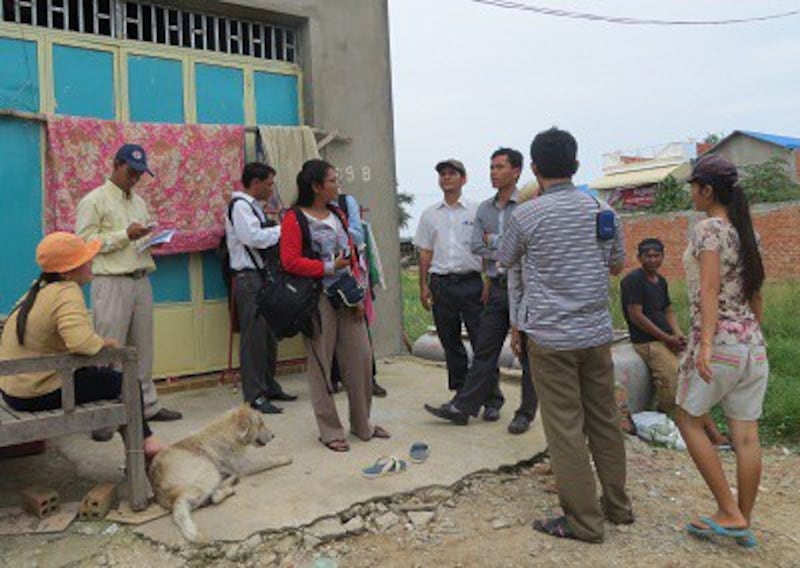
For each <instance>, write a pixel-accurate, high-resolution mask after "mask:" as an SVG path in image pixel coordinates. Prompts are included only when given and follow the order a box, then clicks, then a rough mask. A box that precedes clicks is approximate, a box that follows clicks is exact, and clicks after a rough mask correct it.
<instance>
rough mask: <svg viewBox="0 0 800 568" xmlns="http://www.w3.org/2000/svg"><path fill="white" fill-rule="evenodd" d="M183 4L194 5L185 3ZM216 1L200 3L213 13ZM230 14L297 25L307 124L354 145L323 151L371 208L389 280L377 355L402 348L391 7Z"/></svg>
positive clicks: (240, 0) (263, 7)
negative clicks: (349, 139) (333, 131)
mask: <svg viewBox="0 0 800 568" xmlns="http://www.w3.org/2000/svg"><path fill="white" fill-rule="evenodd" d="M181 4H183V5H191V4H187V3H181ZM209 4H211V3H210V2H199V3H194V4H193V5H194V6H200V5H202V6H204V9H206V10H210V9H211V6H210V5H209ZM215 4H218V5H219V6H218V7H217V10H219V11H223V12H224V13H227V14H230V13H232V12H234V13H235V12H236V11H237V10H238V11H241V12H242V15H243V16H251V17H254V18H255V19H262V20H263V19H266V18H269V19H272V20H273V21H274V20H278V21H280V20H281V19H286V21H287V22H290V23H295V24H296V25H297V26H298V27H299V30H300V43H301V50H300V61H299V64H300V66H301V68H302V71H303V102H304V122H305V123H306V124H308V125H311V126H316V127H319V128H324V129H327V130H339V131H340V132H341V133H342V134H343V135H345V136H348V137H350V138H351V139H352V141H351V142H349V143H339V142H334V143H332V144H330V145H329V146H328V147H327V148H326V149H325V151H324V152H323V154H324V157H325V158H326V159H327V160H328V161H330V162H332V163H333V164H334V165H335V166H337V168H339V173H340V179H341V181H342V185H343V190H344V191H346V192H348V193H351V194H352V195H354V196H355V197H356V199H358V201H359V203H360V204H361V206H362V207H363V208H366V209H368V211H367V212H366V213H365V218H366V219H367V220H368V221H370V222H371V223H372V227H373V230H374V232H375V239H376V241H377V243H378V245H379V248H380V252H381V258H382V261H383V267H384V270H385V275H386V284H387V290H385V291H379V293H378V299H377V302H376V311H377V314H378V317H377V320H376V323H375V326H374V328H373V339H374V342H375V348H376V352H377V354H378V355H379V356H380V355H386V354H390V353H396V352H397V351H399V350H400V348H401V346H402V339H401V337H402V334H401V332H402V292H401V287H400V246H399V233H398V222H397V202H396V187H397V183H396V177H395V164H394V159H395V155H394V135H393V122H392V120H393V119H392V89H391V68H390V63H389V62H390V56H389V22H388V7H387V2H386V0H335V1H334V0H237V1H232V2H215Z"/></svg>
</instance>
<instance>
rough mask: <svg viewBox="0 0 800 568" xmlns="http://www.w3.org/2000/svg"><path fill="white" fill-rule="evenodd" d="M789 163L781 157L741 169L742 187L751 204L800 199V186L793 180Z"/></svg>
mask: <svg viewBox="0 0 800 568" xmlns="http://www.w3.org/2000/svg"><path fill="white" fill-rule="evenodd" d="M788 167H789V163H788V162H787V161H786V160H784V159H782V158H779V157H777V156H776V157H774V158H770V159H769V160H767V161H766V162H763V163H761V164H753V165H750V166H744V167H743V168H741V171H742V176H741V185H742V189H744V192H745V194H746V195H747V198H748V199H749V200H750V202H751V203H768V202H774V201H787V200H789V199H797V198H800V185H798V184H797V183H796V182H795V181H794V180H792V178H791V176H790V175H789V171H788Z"/></svg>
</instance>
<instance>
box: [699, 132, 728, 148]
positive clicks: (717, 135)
mask: <svg viewBox="0 0 800 568" xmlns="http://www.w3.org/2000/svg"><path fill="white" fill-rule="evenodd" d="M723 138H725V133H724V132H709V133H708V134H706V137H705V138H703V143H704V144H714V145H715V146H716V145H717V144H719V143H720V142H721V141H722V139H723Z"/></svg>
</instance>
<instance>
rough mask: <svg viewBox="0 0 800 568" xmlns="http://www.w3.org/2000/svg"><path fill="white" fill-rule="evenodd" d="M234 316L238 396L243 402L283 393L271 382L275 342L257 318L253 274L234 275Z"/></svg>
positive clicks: (258, 278)
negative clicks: (237, 333) (236, 323)
mask: <svg viewBox="0 0 800 568" xmlns="http://www.w3.org/2000/svg"><path fill="white" fill-rule="evenodd" d="M235 278H236V282H235V289H236V292H235V295H236V314H237V316H238V317H239V329H240V332H241V336H240V337H239V364H240V365H241V375H242V395H243V396H244V401H245V402H248V403H250V402H253V401H254V400H256V399H257V398H258V397H262V396H263V397H266V398H270V397H272V396H275V395H277V394H279V393H281V392H282V391H283V389H282V388H281V385H280V384H278V381H276V380H275V368H276V366H277V363H278V340H277V339H276V338H275V335H274V334H273V333H272V330H271V329H270V327H269V324H268V323H267V321H266V320H265V319H264V318H263V317H259V315H258V307H257V305H256V296H257V294H258V291H259V290H260V289H261V286H263V282H262V280H261V276H259V274H258V273H257V272H255V271H244V272H238V273H237V274H236V276H235Z"/></svg>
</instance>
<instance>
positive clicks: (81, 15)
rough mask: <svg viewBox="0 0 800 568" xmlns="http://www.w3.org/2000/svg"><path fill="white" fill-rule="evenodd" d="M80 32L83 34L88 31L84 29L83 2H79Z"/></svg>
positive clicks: (80, 0) (79, 0) (81, 0)
mask: <svg viewBox="0 0 800 568" xmlns="http://www.w3.org/2000/svg"><path fill="white" fill-rule="evenodd" d="M77 10H78V31H79V32H81V33H86V29H84V27H83V0H78V6H77Z"/></svg>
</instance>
